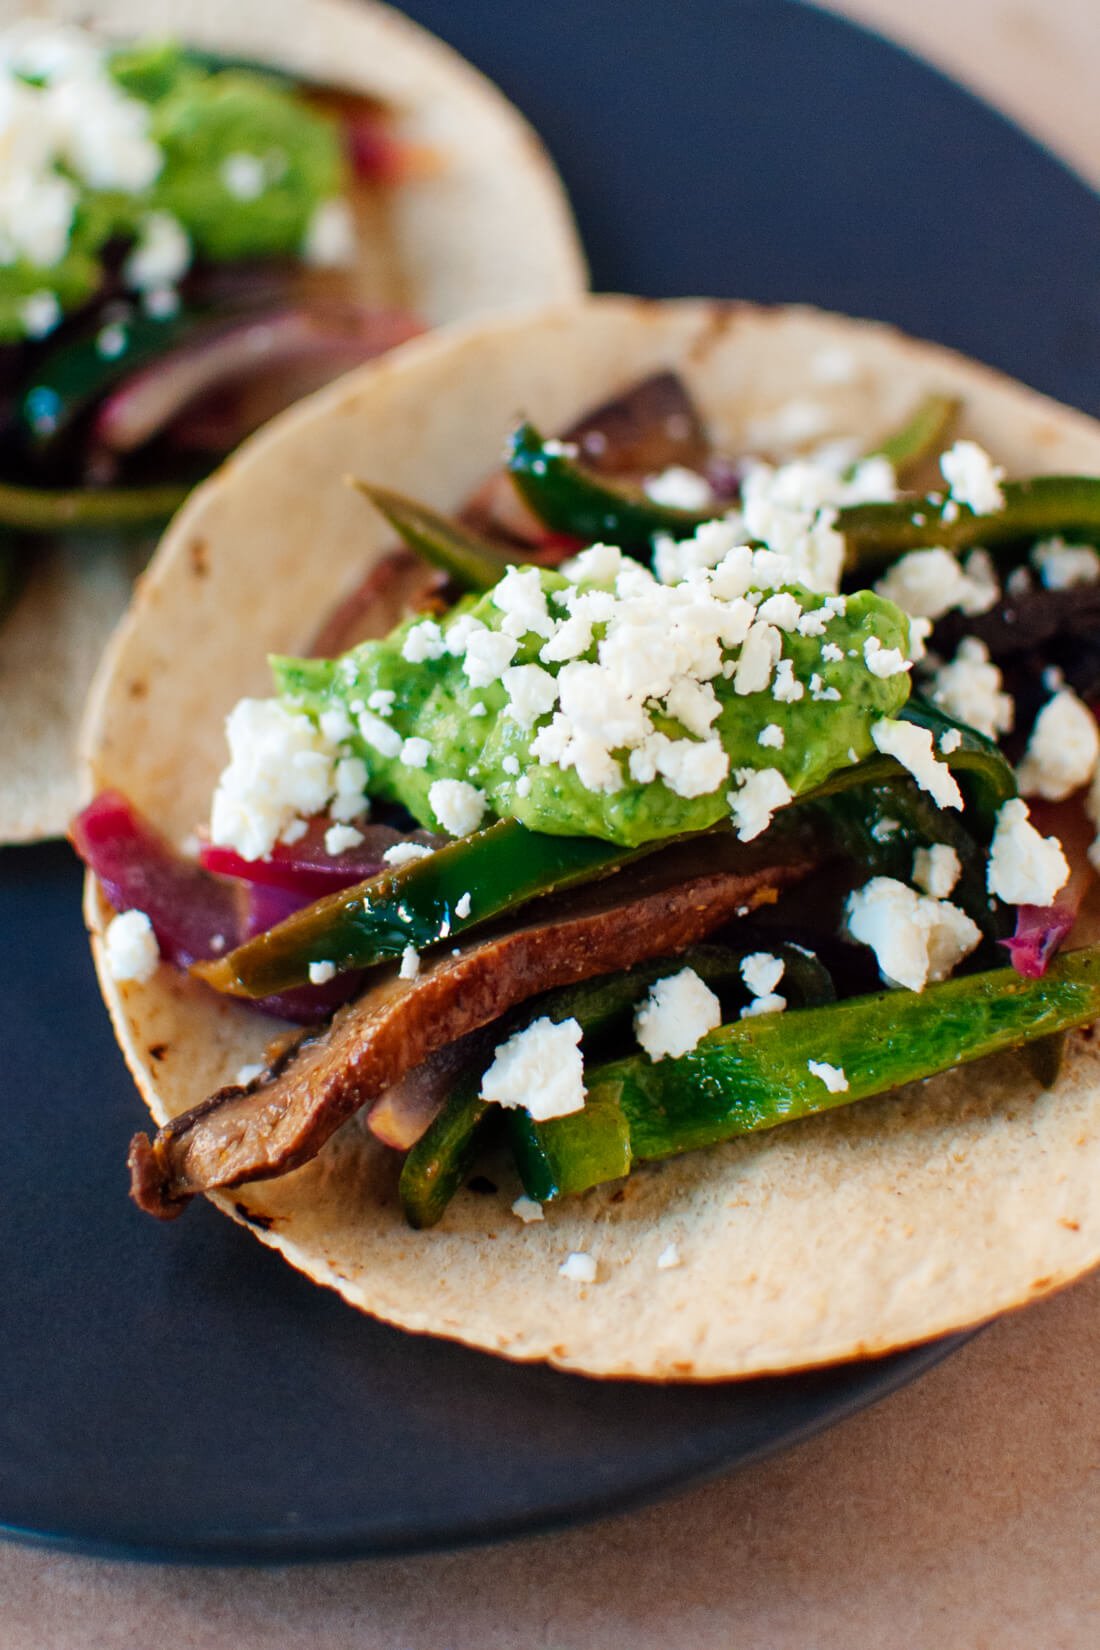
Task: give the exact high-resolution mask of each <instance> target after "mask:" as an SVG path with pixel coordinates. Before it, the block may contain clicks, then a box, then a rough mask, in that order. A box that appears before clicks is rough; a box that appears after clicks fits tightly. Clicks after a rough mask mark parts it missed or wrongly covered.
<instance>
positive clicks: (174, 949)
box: [69, 791, 361, 1025]
mask: <svg viewBox="0 0 1100 1650" xmlns="http://www.w3.org/2000/svg"><path fill="white" fill-rule="evenodd" d="M69 836H70V840H71V842H72V845H73V847H74V848H75V849H76V851H77V853H78V854H79V856H80V858H81V859H82V860H83V861H84V863H85V865H87V867H88V869H89V870H90V871H92V872H94V874H95V875H96V877H97V878H98V879H99V882H100V885H101V887H102V889H103V892H104V893H105V894H106V896H107V899H108V900H109V901H110V903H111V905H113V906H114V908H115V910H116V911H144V912H145V914H146V916H147V917H148V918H149V921H150V922H151V923H152V925H153V931H154V933H155V934H156V936H157V944H158V945H159V947H160V952H161V956H162V957H163V958H164V959H165V960H166V961H167V962H170V963H172V964H174V966H175V967H177V968H180V969H186V968H189V967H190V965H191V964H192V963H194V962H200V961H202V960H203V959H205V958H209V957H218V956H221V955H222V954H223V953H224V952H226V951H231V950H233V948H234V947H235V946H237V945H240V944H242V943H243V941H244V940H246V939H250V938H251V937H252V936H253V935H255V934H259V933H263V932H264V931H265V930H266V929H268V928H272V927H274V925H275V924H276V923H277V922H281V921H282V920H283V918H284V917H288V916H290V914H291V913H292V912H293V911H297V910H299V909H300V908H301V907H302V906H303V905H308V904H309V903H310V902H311V900H312V899H314V898H315V895H314V894H312V893H310V892H307V891H305V890H303V889H302V888H301V887H299V888H298V889H290V888H286V887H282V888H279V887H273V886H270V885H264V884H260V883H253V884H251V885H250V884H249V883H246V882H240V881H229V880H227V879H226V878H224V877H220V876H214V875H212V874H211V873H210V872H209V871H208V870H205V869H204V868H203V867H202V866H201V865H199V864H196V862H195V861H194V860H193V859H188V858H187V857H186V855H184V854H181V853H178V852H177V850H176V849H175V848H173V847H172V845H171V843H169V842H168V841H166V840H165V838H164V837H163V836H161V834H160V832H159V831H156V830H154V828H153V827H152V826H151V825H150V824H149V822H148V820H146V819H143V818H142V816H141V814H140V813H138V811H137V809H136V808H134V807H133V805H132V804H131V803H130V801H129V800H128V799H127V798H126V797H125V796H123V795H122V794H121V793H120V792H119V791H103V792H101V794H100V795H99V796H97V797H96V798H95V800H94V801H92V802H90V803H89V804H88V806H87V807H86V808H85V809H84V811H83V812H82V813H80V814H78V815H77V817H76V819H75V820H74V821H73V824H72V828H71V830H70V833H69ZM360 983H361V977H360V975H358V974H342V975H339V976H338V977H337V978H336V979H335V980H331V981H329V982H327V983H326V984H325V985H308V986H302V987H301V988H300V989H299V990H297V991H286V992H283V993H281V994H280V995H279V996H275V997H264V998H262V999H260V1000H259V1001H257V1002H254V1003H252V1004H250V1005H249V1006H250V1007H253V1008H257V1009H259V1010H260V1012H261V1013H264V1014H270V1015H274V1016H276V1017H277V1018H279V1019H282V1020H294V1021H296V1022H297V1023H298V1024H299V1025H316V1024H318V1023H319V1022H320V1021H322V1020H327V1019H328V1017H329V1015H331V1014H333V1013H334V1012H335V1010H336V1009H337V1008H339V1007H340V1005H341V1004H342V1003H345V1002H347V1001H348V999H349V998H350V997H352V996H354V994H355V992H356V991H357V990H358V989H359V985H360Z"/></svg>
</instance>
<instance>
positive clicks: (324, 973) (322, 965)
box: [309, 962, 336, 985]
mask: <svg viewBox="0 0 1100 1650" xmlns="http://www.w3.org/2000/svg"><path fill="white" fill-rule="evenodd" d="M335 978H336V964H335V963H334V962H311V963H310V965H309V983H310V985H327V984H328V982H329V981H330V980H334V979H335Z"/></svg>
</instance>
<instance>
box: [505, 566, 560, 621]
mask: <svg viewBox="0 0 1100 1650" xmlns="http://www.w3.org/2000/svg"><path fill="white" fill-rule="evenodd" d="M492 602H493V606H494V607H495V608H496V609H497V610H498V612H499V613H501V614H502V619H501V629H502V630H503V632H504V634H505V635H506V636H514V637H516V638H517V639H518V638H519V637H522V636H526V635H527V634H528V632H531V631H533V632H534V634H535V635H536V636H542V637H543V638H546V637H548V636H550V635H551V634H552V633H553V630H554V620H553V619H552V618H551V617H550V614H549V611H548V609H547V606H546V596H545V593H544V592H543V588H542V580H541V579H540V577H539V570H538V568H537V567H524V568H519V567H509V568H508V570H507V572H506V573H505V574H504V577H503V578H502V579H501V580H500V582H499V583H498V584H497V585H496V586H495V588H494V590H493V593H492Z"/></svg>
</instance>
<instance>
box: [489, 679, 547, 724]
mask: <svg viewBox="0 0 1100 1650" xmlns="http://www.w3.org/2000/svg"><path fill="white" fill-rule="evenodd" d="M500 679H501V682H502V683H503V685H504V691H505V693H506V694H507V695H508V703H507V705H506V706H505V714H506V715H508V716H510V717H512V719H513V720H514V721H516V722H518V723H519V725H520V727H521V728H530V727H533V726H534V724H535V723H536V722H537V721H538V719H539V717H540V716H546V715H548V714H549V713H550V711H552V710H553V708H554V706H555V705H556V704H557V702H558V684H557V681H556V679H555V678H554V677H553V676H552V675H551V674H550V672H549V671H548V670H543V668H542V666H541V665H510V666H509V667H508V669H507V670H505V671H504V673H503V675H502V676H501V678H500Z"/></svg>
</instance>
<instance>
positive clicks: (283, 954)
mask: <svg viewBox="0 0 1100 1650" xmlns="http://www.w3.org/2000/svg"><path fill="white" fill-rule="evenodd" d="M662 846H663V844H662V843H659V842H658V843H654V844H653V845H652V847H653V848H660V847H662ZM646 851H647V849H646V848H643V849H629V848H622V847H619V846H618V845H617V844H615V843H612V842H601V841H599V840H598V839H597V838H595V837H569V836H545V835H542V834H541V833H536V832H534V831H529V830H527V828H526V827H525V826H523V825H520V824H519V823H518V821H517V820H514V819H502V820H499V821H498V822H497V823H496V824H495V825H490V826H489V827H488V828H487V829H486V830H484V831H477V832H475V833H474V835H473V836H469V837H460V838H458V839H457V840H456V841H454V842H450V843H448V844H447V845H446V846H445V847H443V848H437V849H436V850H435V852H434V853H431V854H426V855H424V856H423V858H421V859H414V860H410V861H409V862H408V863H406V864H404V865H401V866H397V867H395V868H394V869H393V870H392V871H384V872H383V873H382V874H381V876H377V877H371V878H369V879H368V880H367V881H366V882H360V883H356V884H355V886H354V887H352V888H345V889H342V890H341V891H340V892H339V893H337V894H330V895H328V896H327V897H326V898H325V899H320V900H317V901H316V902H315V903H314V904H313V905H309V906H307V907H306V908H305V909H304V910H303V911H299V912H296V913H295V914H294V916H292V917H288V918H287V920H286V921H285V922H281V923H279V924H278V925H277V926H276V927H274V928H270V929H268V931H267V932H266V933H264V934H259V935H257V937H256V938H255V939H253V940H249V941H247V942H246V943H245V944H244V945H241V946H238V947H237V949H236V950H235V951H231V952H230V953H229V955H228V956H226V957H222V958H219V959H218V960H217V961H216V962H209V963H199V964H197V965H196V967H195V968H194V969H193V972H194V973H196V974H197V975H199V977H200V978H201V979H204V980H205V981H206V983H207V984H208V985H212V986H213V987H214V988H215V990H218V991H225V992H228V993H229V994H230V995H231V996H235V997H264V996H269V995H270V994H271V993H272V992H273V991H280V990H282V989H283V986H275V985H273V984H272V981H274V980H281V981H283V982H284V984H285V985H288V986H289V985H290V984H291V983H292V982H293V983H299V984H300V983H302V982H303V981H304V980H308V978H309V965H310V963H314V962H317V963H320V962H333V963H335V964H336V971H337V973H343V972H344V971H345V970H347V969H351V968H369V967H371V966H372V965H373V964H374V963H379V962H384V961H386V960H387V959H391V958H394V957H399V956H400V955H401V953H402V952H403V951H404V949H405V947H406V946H407V945H411V946H414V947H415V948H416V950H417V951H421V950H423V949H425V948H427V947H430V946H433V945H440V944H443V943H444V942H445V941H453V940H454V939H455V938H456V937H458V936H460V935H462V934H463V933H465V932H466V931H467V930H469V929H471V928H474V927H476V926H477V925H478V924H479V923H484V922H487V921H489V919H490V918H492V917H498V916H501V915H503V914H504V913H505V912H507V911H510V910H513V909H514V908H515V907H516V906H519V905H522V904H524V903H526V901H528V900H531V899H534V898H535V897H536V895H541V894H549V893H553V892H555V891H557V890H558V889H562V888H570V887H575V886H578V885H579V884H581V883H584V882H590V881H592V880H594V879H595V878H597V877H601V876H606V875H608V874H609V873H610V872H612V871H615V870H617V869H618V868H619V867H620V866H621V865H625V864H627V863H628V862H629V861H631V860H634V859H638V858H640V857H641V856H642V855H643V854H644V853H645V852H646ZM471 890H472V891H473V906H472V910H473V914H472V915H470V916H466V917H460V916H459V915H458V913H457V910H456V907H457V906H458V904H459V902H460V901H461V900H462V897H463V895H464V894H467V893H469V892H470V891H471Z"/></svg>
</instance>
